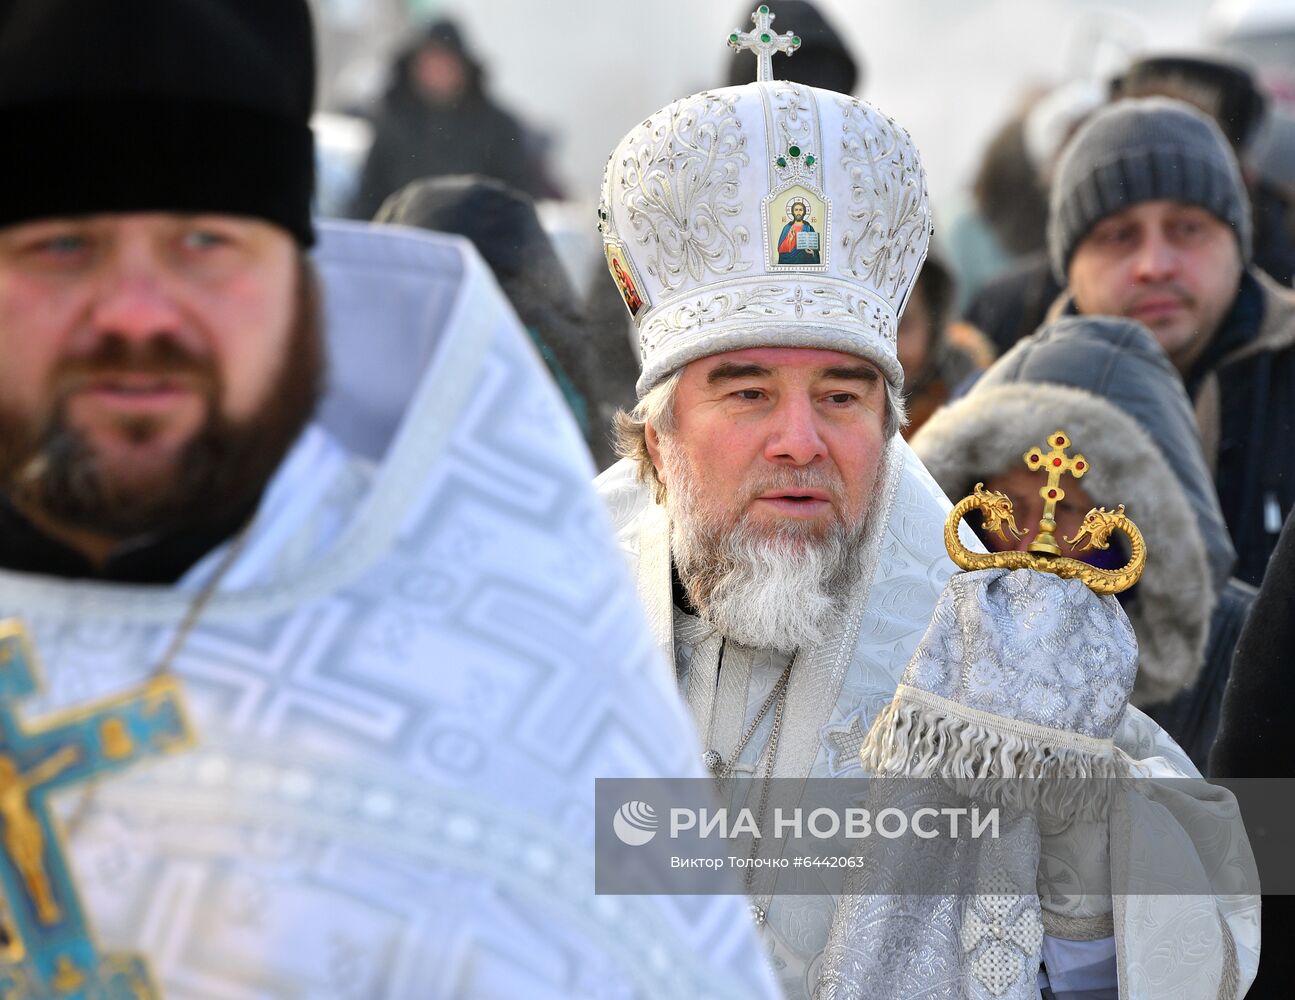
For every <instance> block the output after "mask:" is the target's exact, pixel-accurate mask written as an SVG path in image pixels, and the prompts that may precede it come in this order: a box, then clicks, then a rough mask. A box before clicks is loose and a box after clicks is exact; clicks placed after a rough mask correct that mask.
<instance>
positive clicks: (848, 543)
mask: <svg viewBox="0 0 1295 1000" xmlns="http://www.w3.org/2000/svg"><path fill="white" fill-rule="evenodd" d="M885 416H886V392H885V385H884V379H883V376H882V374H881V372H880V371H879V370H878V369H877V368H876V366H875V365H873V364H872V363H871V362H869V361H865V360H863V359H862V358H859V357H855V356H853V355H850V354H842V353H839V352H837V351H822V350H811V349H805V348H759V349H749V350H741V351H729V352H727V353H724V354H717V355H712V356H711V357H707V358H702V359H700V360H698V361H694V362H692V363H691V364H690V365H688V366H687V367H686V368H685V369H684V371H683V374H682V377H681V378H680V381H679V384H678V389H677V393H676V396H675V409H674V420H675V427H674V429H673V430H672V431H670V432H669V433H658V432H657V430H656V429H655V428H653V427H652V426H651V425H649V426H648V428H647V443H648V450H649V452H650V454H651V456H652V460H653V463H654V465H655V466H656V469H657V475H658V476H659V477H660V479H661V481H662V483H663V484H664V486H665V491H666V500H667V503H666V507H667V510H668V512H669V514H670V518H671V524H672V535H671V539H672V551H673V554H674V558H675V564H676V567H677V569H678V571H679V574H680V578H681V579H682V580H683V582H684V585H685V586H686V587H687V589H688V592H689V596H690V597H691V599H692V600H693V603H694V605H696V607H697V608H698V609H699V611H701V613H702V615H703V617H705V618H707V619H708V620H710V621H711V622H712V624H714V625H716V627H718V628H719V629H720V631H721V632H723V633H724V634H725V635H727V636H728V637H730V638H733V639H736V640H737V641H740V642H744V643H746V644H748V645H751V646H756V647H770V646H772V647H775V648H781V649H793V648H798V647H801V646H805V645H809V644H812V643H813V642H814V641H817V639H819V638H821V635H822V631H821V628H822V626H823V624H824V622H825V620H826V618H827V616H828V615H830V614H831V613H832V612H833V611H834V610H835V609H837V608H838V606H839V605H840V602H841V601H842V600H844V598H845V597H847V596H848V591H849V589H850V587H851V586H852V584H853V581H854V579H855V578H856V576H857V570H858V558H857V556H858V551H859V548H860V546H861V544H862V542H863V541H864V539H865V536H866V532H867V528H868V525H869V523H870V521H869V515H870V514H871V513H872V508H874V507H875V506H876V503H877V492H878V483H879V481H880V475H879V473H880V468H881V463H882V457H883V453H884V446H885V441H884V440H883V427H884V423H885Z"/></svg>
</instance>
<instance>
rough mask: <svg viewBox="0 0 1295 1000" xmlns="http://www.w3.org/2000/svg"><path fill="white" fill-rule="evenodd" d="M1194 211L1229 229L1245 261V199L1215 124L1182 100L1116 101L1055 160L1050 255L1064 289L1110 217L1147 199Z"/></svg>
mask: <svg viewBox="0 0 1295 1000" xmlns="http://www.w3.org/2000/svg"><path fill="white" fill-rule="evenodd" d="M1162 200H1163V201H1181V202H1185V203H1187V204H1189V205H1198V206H1200V207H1201V208H1203V209H1205V210H1206V211H1207V212H1210V213H1211V214H1212V215H1214V216H1215V217H1217V218H1219V219H1221V220H1222V221H1223V222H1225V223H1227V224H1228V225H1229V226H1231V227H1232V232H1233V235H1234V236H1236V240H1237V246H1238V247H1239V248H1240V251H1241V259H1242V260H1243V261H1247V262H1248V261H1249V260H1250V199H1249V197H1248V196H1247V195H1246V188H1245V183H1244V182H1243V181H1242V179H1241V168H1240V167H1239V166H1238V165H1237V159H1236V156H1235V155H1234V154H1233V152H1232V147H1231V146H1230V145H1229V144H1228V141H1227V139H1226V138H1225V137H1224V135H1223V133H1222V132H1221V131H1220V130H1219V127H1218V125H1217V124H1215V122H1214V120H1213V119H1212V118H1210V117H1208V116H1207V115H1205V114H1204V113H1203V112H1201V111H1199V110H1197V109H1196V108H1194V107H1191V106H1190V105H1187V104H1184V103H1183V102H1182V101H1175V100H1171V99H1169V98H1166V97H1144V98H1134V99H1127V100H1122V101H1116V102H1115V103H1114V104H1110V105H1108V106H1107V107H1105V108H1103V109H1102V110H1101V111H1099V112H1097V114H1095V115H1093V116H1092V117H1091V118H1090V119H1088V121H1086V122H1085V123H1084V124H1083V126H1082V127H1081V128H1080V129H1079V131H1078V132H1076V133H1075V135H1074V137H1073V138H1072V139H1071V140H1070V142H1069V143H1068V144H1067V145H1066V148H1065V150H1064V151H1063V152H1062V154H1061V159H1060V160H1059V161H1058V162H1057V170H1056V173H1055V175H1054V177H1053V179H1052V191H1051V195H1050V197H1049V203H1048V256H1049V258H1050V260H1051V262H1052V272H1053V274H1054V275H1055V276H1056V278H1057V280H1058V281H1059V282H1061V284H1063V285H1064V284H1065V283H1066V272H1067V271H1068V270H1069V268H1070V260H1071V258H1072V257H1073V256H1074V254H1075V248H1076V247H1077V246H1079V243H1080V241H1081V240H1082V239H1083V238H1084V237H1085V236H1087V235H1088V232H1089V231H1090V230H1091V229H1092V228H1093V227H1094V226H1095V225H1097V223H1099V222H1101V221H1102V219H1104V218H1106V217H1107V216H1108V215H1114V214H1115V213H1117V212H1122V211H1123V210H1124V209H1126V208H1128V207H1130V206H1132V205H1137V204H1140V203H1141V202H1144V201H1162Z"/></svg>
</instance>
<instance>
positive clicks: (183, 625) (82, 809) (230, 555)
mask: <svg viewBox="0 0 1295 1000" xmlns="http://www.w3.org/2000/svg"><path fill="white" fill-rule="evenodd" d="M251 528H252V522H251V521H250V520H249V521H248V522H247V524H245V525H243V527H242V529H241V530H240V531H239V533H238V534H237V535H236V536H235V537H234V540H233V541H232V542H230V544H229V548H227V549H226V550H225V552H224V554H223V555H222V556H221V557H220V562H219V563H217V564H216V568H215V569H214V570H213V571H212V574H211V576H209V577H208V578H207V581H206V582H205V583H204V584H203V585H202V587H201V589H199V591H198V593H197V594H196V595H195V596H194V598H193V600H192V601H191V602H189V607H188V609H187V610H186V611H185V614H184V618H183V619H182V620H181V622H180V624H179V625H177V626H176V629H175V632H174V633H173V634H172V636H171V641H170V642H169V643H168V644H167V647H166V649H165V651H163V653H162V655H161V656H160V657H159V658H158V661H157V663H156V664H155V665H154V667H153V669H152V670H151V671H150V672H149V675H148V676H149V678H150V679H152V678H154V677H161V676H163V675H164V674H169V673H170V672H171V664H172V661H173V660H174V659H175V657H176V655H177V654H178V653H179V652H180V649H181V648H182V647H183V646H184V644H185V641H186V640H187V639H188V638H189V633H190V632H192V631H193V627H194V626H195V625H197V624H198V619H199V618H201V617H202V613H203V611H205V610H206V608H207V604H208V602H209V601H210V600H211V599H212V597H214V596H215V594H216V588H217V587H218V586H219V585H220V581H221V580H223V579H224V577H225V574H226V573H227V572H229V569H230V567H231V566H233V565H234V562H235V560H237V559H238V557H239V554H240V553H241V552H242V551H243V549H244V547H245V546H246V545H247V539H248V536H249V535H250V534H251ZM98 788H99V778H98V777H97V776H96V777H92V778H91V779H90V780H89V781H88V782H86V783H85V784H84V785H82V786H81V795H80V798H79V799H78V800H77V804H76V806H75V808H74V809H73V810H72V815H71V816H70V817H69V818H68V820H67V822H66V823H65V824H64V828H65V829H66V830H67V835H68V836H69V837H72V836H75V835H76V834H77V832H78V831H79V830H80V829H81V826H82V824H84V823H85V821H86V819H87V817H88V815H89V812H90V806H91V804H92V803H93V802H94V795H95V792H96V791H98Z"/></svg>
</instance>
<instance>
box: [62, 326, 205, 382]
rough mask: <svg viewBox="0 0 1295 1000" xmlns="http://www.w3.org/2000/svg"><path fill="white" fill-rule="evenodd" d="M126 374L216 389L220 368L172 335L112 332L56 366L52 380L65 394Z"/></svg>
mask: <svg viewBox="0 0 1295 1000" xmlns="http://www.w3.org/2000/svg"><path fill="white" fill-rule="evenodd" d="M125 375H151V376H155V377H166V378H168V379H177V380H184V381H189V382H198V383H200V384H202V385H205V386H207V387H208V389H209V390H214V389H215V388H216V387H217V386H218V385H219V371H218V369H217V367H216V364H215V361H214V359H212V358H210V357H206V356H203V355H199V354H195V353H194V352H193V351H191V350H189V349H188V348H187V347H185V346H184V345H183V344H181V343H180V342H179V341H178V340H176V339H175V338H174V337H171V336H157V337H152V338H150V339H148V340H145V341H133V340H128V339H127V338H125V337H122V336H120V335H116V334H112V335H109V336H106V337H103V338H101V339H100V340H99V341H98V342H97V343H96V344H95V345H94V348H93V349H92V350H90V351H87V352H85V353H84V354H78V355H75V356H72V357H68V358H65V359H64V360H63V361H61V362H60V363H59V364H58V365H57V366H56V367H55V369H54V372H53V376H52V380H53V383H54V386H55V388H56V389H57V390H58V391H57V393H56V395H59V396H65V395H67V394H68V393H70V392H72V391H75V390H76V389H78V388H80V387H82V386H84V385H85V384H86V383H88V382H93V381H96V380H101V379H103V378H111V377H113V376H125Z"/></svg>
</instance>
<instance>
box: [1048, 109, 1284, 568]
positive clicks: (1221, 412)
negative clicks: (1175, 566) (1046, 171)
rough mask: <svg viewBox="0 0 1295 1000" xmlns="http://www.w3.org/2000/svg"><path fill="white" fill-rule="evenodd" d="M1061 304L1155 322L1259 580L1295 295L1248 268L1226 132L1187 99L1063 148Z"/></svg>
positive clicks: (1275, 508) (1056, 205)
mask: <svg viewBox="0 0 1295 1000" xmlns="http://www.w3.org/2000/svg"><path fill="white" fill-rule="evenodd" d="M1048 249H1049V254H1050V256H1051V259H1052V268H1053V271H1054V273H1055V274H1056V275H1057V277H1058V279H1059V280H1064V281H1065V282H1066V284H1067V290H1066V293H1065V294H1064V296H1063V298H1062V299H1061V300H1059V301H1058V303H1057V304H1056V306H1054V310H1053V314H1054V315H1056V314H1058V313H1064V312H1077V313H1080V314H1084V315H1102V314H1105V315H1118V316H1127V317H1129V318H1131V319H1136V320H1138V321H1140V322H1142V323H1144V324H1146V326H1148V327H1149V328H1150V329H1151V332H1152V333H1153V334H1154V335H1155V337H1156V340H1158V341H1159V342H1160V345H1161V347H1163V348H1164V350H1165V351H1166V352H1167V354H1168V355H1169V358H1170V360H1171V361H1172V362H1173V364H1174V366H1175V367H1176V368H1177V369H1178V372H1179V374H1180V375H1181V376H1182V378H1183V381H1184V383H1185V384H1186V387H1187V391H1188V394H1189V395H1190V396H1191V399H1192V401H1193V404H1194V406H1195V410H1196V419H1197V423H1198V426H1199V428H1200V433H1201V441H1202V443H1203V445H1204V447H1205V456H1206V460H1207V462H1208V464H1209V467H1210V470H1211V473H1212V474H1213V477H1214V482H1215V485H1216V487H1217V489H1218V494H1219V500H1220V503H1221V505H1222V508H1223V515H1224V518H1225V519H1226V521H1227V525H1228V530H1229V531H1230V533H1231V535H1232V540H1233V542H1234V544H1235V546H1236V549H1237V554H1238V559H1239V562H1238V567H1237V575H1238V576H1239V577H1240V578H1241V579H1243V580H1245V581H1247V582H1250V583H1257V582H1258V581H1259V580H1260V579H1261V578H1262V577H1263V572H1264V566H1265V565H1266V563H1267V561H1268V556H1269V554H1270V553H1271V552H1272V549H1273V546H1274V545H1275V544H1276V541H1277V535H1278V532H1279V531H1280V530H1281V526H1282V521H1283V519H1284V518H1285V515H1286V513H1287V512H1288V511H1289V510H1290V509H1291V508H1292V506H1295V449H1292V448H1291V447H1290V441H1289V439H1290V435H1291V432H1292V430H1293V429H1295V428H1293V427H1292V424H1293V422H1295V294H1292V293H1291V292H1290V291H1289V290H1287V289H1284V288H1282V287H1281V286H1279V285H1277V284H1276V283H1275V282H1274V281H1273V280H1272V279H1271V278H1269V277H1268V276H1267V275H1265V274H1264V273H1263V272H1261V271H1259V270H1257V269H1255V268H1254V267H1252V266H1251V255H1250V251H1251V221H1250V209H1249V204H1248V201H1247V196H1246V191H1245V186H1244V184H1243V182H1242V179H1241V173H1240V169H1239V168H1238V166H1237V161H1236V158H1235V156H1234V155H1233V153H1232V150H1231V147H1230V146H1229V145H1228V141H1227V139H1226V138H1224V136H1223V133H1222V132H1221V131H1220V130H1219V128H1218V126H1217V125H1216V124H1215V123H1214V122H1213V120H1211V119H1210V118H1208V117H1207V116H1206V115H1204V114H1203V113H1201V112H1199V111H1197V110H1196V109H1195V108H1192V107H1189V106H1188V105H1186V104H1183V103H1181V102H1178V101H1173V100H1169V99H1166V98H1145V99H1138V100H1126V101H1119V102H1116V103H1115V104H1113V105H1111V106H1110V107H1108V108H1106V109H1105V110H1103V111H1101V112H1100V113H1098V114H1097V115H1095V116H1094V117H1093V118H1092V119H1091V120H1090V121H1089V122H1087V123H1086V124H1085V125H1084V127H1083V128H1081V129H1080V131H1079V132H1078V133H1077V134H1076V135H1075V137H1074V139H1073V140H1072V142H1071V144H1070V145H1069V147H1067V149H1066V151H1065V152H1064V153H1063V154H1062V159H1061V162H1060V164H1059V165H1058V169H1057V175H1056V179H1055V181H1054V183H1053V188H1052V195H1051V202H1050V207H1049V214H1048Z"/></svg>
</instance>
